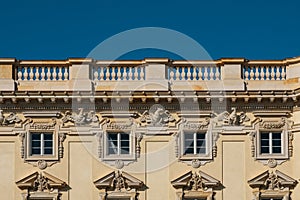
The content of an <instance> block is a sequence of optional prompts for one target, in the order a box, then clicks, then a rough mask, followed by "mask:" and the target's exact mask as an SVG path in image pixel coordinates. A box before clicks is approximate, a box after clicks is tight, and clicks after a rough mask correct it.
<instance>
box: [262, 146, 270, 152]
mask: <svg viewBox="0 0 300 200" xmlns="http://www.w3.org/2000/svg"><path fill="white" fill-rule="evenodd" d="M260 152H261V153H270V152H269V147H261V148H260Z"/></svg>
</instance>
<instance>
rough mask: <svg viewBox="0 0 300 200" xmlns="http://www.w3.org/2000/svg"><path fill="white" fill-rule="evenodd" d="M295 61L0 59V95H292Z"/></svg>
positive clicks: (299, 75)
mask: <svg viewBox="0 0 300 200" xmlns="http://www.w3.org/2000/svg"><path fill="white" fill-rule="evenodd" d="M299 80H300V57H297V58H290V59H285V60H272V61H267V60H265V61H264V60H261V61H255V60H251V61H247V60H245V59H243V58H226V59H225V58H224V59H219V60H214V61H201V60H199V61H183V60H181V61H180V60H178V61H170V60H169V59H163V58H160V59H156V58H149V59H144V60H134V61H95V60H92V59H68V60H57V61H51V60H48V61H39V60H35V61H23V60H21V61H18V60H16V59H0V91H74V90H75V91H91V90H92V89H95V90H96V91H118V90H120V91H139V90H140V91H264V90H275V91H276V90H282V91H286V90H288V91H292V90H296V89H298V88H299V86H300V84H299Z"/></svg>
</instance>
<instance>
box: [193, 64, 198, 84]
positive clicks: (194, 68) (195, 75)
mask: <svg viewBox="0 0 300 200" xmlns="http://www.w3.org/2000/svg"><path fill="white" fill-rule="evenodd" d="M192 77H193V81H195V80H196V79H197V67H196V66H193V74H192Z"/></svg>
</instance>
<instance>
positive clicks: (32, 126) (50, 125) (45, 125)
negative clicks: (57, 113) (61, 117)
mask: <svg viewBox="0 0 300 200" xmlns="http://www.w3.org/2000/svg"><path fill="white" fill-rule="evenodd" d="M56 123H57V122H56V119H55V118H52V119H51V121H50V122H48V123H38V122H32V123H31V124H30V129H32V130H50V129H54V127H55V125H56Z"/></svg>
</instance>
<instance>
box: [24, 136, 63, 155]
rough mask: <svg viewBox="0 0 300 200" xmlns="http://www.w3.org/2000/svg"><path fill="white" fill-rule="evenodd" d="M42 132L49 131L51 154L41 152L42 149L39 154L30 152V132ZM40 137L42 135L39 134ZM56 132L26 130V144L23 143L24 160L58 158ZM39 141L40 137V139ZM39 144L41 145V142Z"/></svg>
mask: <svg viewBox="0 0 300 200" xmlns="http://www.w3.org/2000/svg"><path fill="white" fill-rule="evenodd" d="M36 133H39V134H44V133H49V134H52V154H43V153H42V152H43V151H44V150H42V149H41V155H38V154H32V146H31V142H32V134H36ZM41 138H42V136H41ZM58 142H59V140H58V134H57V133H56V131H54V130H53V131H44V130H41V131H38V130H34V131H31V130H29V131H27V134H26V145H25V148H26V150H25V160H26V161H36V160H45V161H53V160H59V158H58ZM41 143H43V142H42V139H41ZM41 146H43V144H41Z"/></svg>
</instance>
